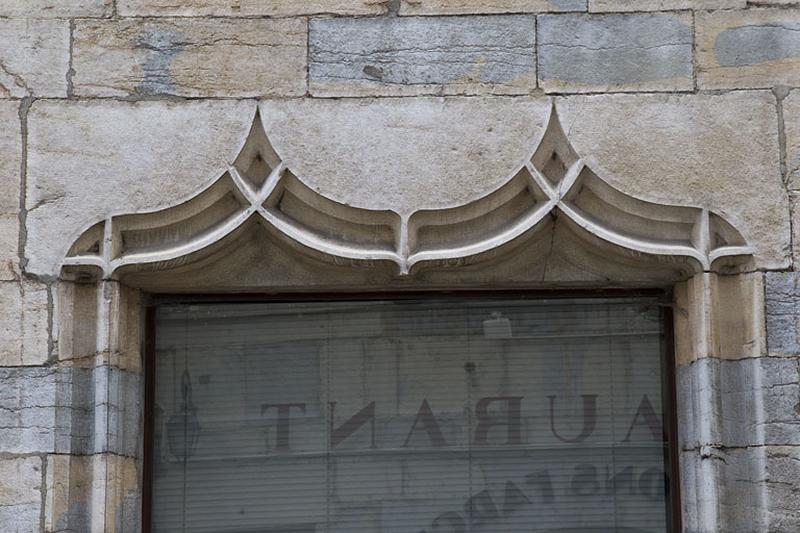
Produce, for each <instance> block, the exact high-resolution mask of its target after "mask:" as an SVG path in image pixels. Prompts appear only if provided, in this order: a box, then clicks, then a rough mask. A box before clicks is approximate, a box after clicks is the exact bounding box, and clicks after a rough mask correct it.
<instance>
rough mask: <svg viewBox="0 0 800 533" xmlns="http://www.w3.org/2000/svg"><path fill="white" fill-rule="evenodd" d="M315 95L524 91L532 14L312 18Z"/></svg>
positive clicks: (531, 57)
mask: <svg viewBox="0 0 800 533" xmlns="http://www.w3.org/2000/svg"><path fill="white" fill-rule="evenodd" d="M309 32H310V33H309V41H310V50H309V54H310V58H309V84H310V88H311V92H312V93H313V94H315V95H330V96H335V95H340V96H342V95H371V94H375V95H410V94H431V93H436V94H480V93H499V94H524V93H527V92H529V91H530V90H532V89H533V88H535V86H536V57H535V56H536V52H535V39H536V36H535V20H534V17H533V16H528V15H511V16H508V15H506V16H491V17H475V16H464V17H401V18H319V19H312V20H311V24H310V28H309Z"/></svg>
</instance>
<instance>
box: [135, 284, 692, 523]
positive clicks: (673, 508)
mask: <svg viewBox="0 0 800 533" xmlns="http://www.w3.org/2000/svg"><path fill="white" fill-rule="evenodd" d="M504 297H505V298H511V297H513V298H515V299H533V300H539V299H546V298H548V299H569V298H635V297H656V298H658V299H659V302H660V304H661V306H662V309H663V328H664V329H663V331H664V334H663V335H662V339H661V345H662V350H661V351H662V358H661V364H662V372H661V379H662V394H663V402H662V406H663V408H662V413H661V414H662V420H663V425H664V431H665V437H666V438H667V443H668V445H667V446H666V448H665V451H664V454H665V457H664V460H665V462H666V463H667V466H668V468H669V477H668V479H667V500H666V505H667V510H666V512H667V520H668V530H669V531H670V533H680V532H681V531H683V528H682V520H681V497H680V475H679V472H680V465H679V456H678V417H677V415H678V410H677V384H676V355H675V329H674V319H673V305H672V301H673V294H672V291H671V290H670V289H641V288H638V289H626V288H623V289H563V290H562V289H542V290H523V289H459V290H440V289H434V290H408V291H370V292H363V293H360V292H356V291H346V292H345V291H342V292H279V293H185V294H148V295H147V296H146V299H145V302H146V303H145V338H144V340H145V342H144V351H143V354H142V356H143V368H144V409H143V426H144V427H143V429H144V431H143V433H144V435H143V438H144V443H143V457H142V460H143V463H142V514H141V518H142V523H141V525H142V533H152V499H153V468H154V461H153V452H154V450H153V446H154V431H155V427H154V422H155V417H154V404H155V378H156V376H155V346H156V342H155V341H156V308H157V307H158V306H161V305H167V304H191V303H269V302H276V303H277V302H298V301H309V302H310V301H348V300H349V301H359V300H409V299H425V298H430V299H436V298H464V299H484V298H486V299H488V298H504Z"/></svg>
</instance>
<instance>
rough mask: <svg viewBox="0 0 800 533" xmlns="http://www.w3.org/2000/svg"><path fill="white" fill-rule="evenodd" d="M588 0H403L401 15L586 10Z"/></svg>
mask: <svg viewBox="0 0 800 533" xmlns="http://www.w3.org/2000/svg"><path fill="white" fill-rule="evenodd" d="M586 1H587V0H480V1H477V2H475V1H473V0H403V2H402V3H401V4H400V14H401V15H468V14H472V13H498V14H504V13H557V12H563V11H586Z"/></svg>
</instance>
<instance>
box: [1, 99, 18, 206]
mask: <svg viewBox="0 0 800 533" xmlns="http://www.w3.org/2000/svg"><path fill="white" fill-rule="evenodd" d="M21 164H22V133H21V127H20V120H19V102H15V101H2V100H0V215H11V214H14V215H16V214H17V212H18V211H19V184H20V169H21Z"/></svg>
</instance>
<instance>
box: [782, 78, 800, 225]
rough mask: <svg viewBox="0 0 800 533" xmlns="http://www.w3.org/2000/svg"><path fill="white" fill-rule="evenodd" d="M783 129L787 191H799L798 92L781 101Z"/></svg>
mask: <svg viewBox="0 0 800 533" xmlns="http://www.w3.org/2000/svg"><path fill="white" fill-rule="evenodd" d="M783 128H784V134H785V136H786V177H787V181H788V183H789V189H791V190H795V191H797V190H800V90H794V91H792V92H790V93H789V96H787V97H786V98H785V99H784V100H783ZM795 213H796V211H795Z"/></svg>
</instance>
